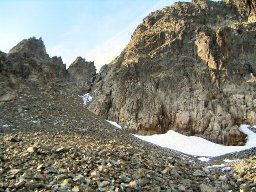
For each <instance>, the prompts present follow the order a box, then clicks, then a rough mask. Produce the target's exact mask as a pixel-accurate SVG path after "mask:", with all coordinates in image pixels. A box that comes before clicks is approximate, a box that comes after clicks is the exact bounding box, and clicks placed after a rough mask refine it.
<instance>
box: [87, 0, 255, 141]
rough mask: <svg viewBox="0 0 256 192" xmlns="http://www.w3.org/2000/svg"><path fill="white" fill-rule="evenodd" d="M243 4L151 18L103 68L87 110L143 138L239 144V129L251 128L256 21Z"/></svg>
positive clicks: (175, 10)
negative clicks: (169, 135)
mask: <svg viewBox="0 0 256 192" xmlns="http://www.w3.org/2000/svg"><path fill="white" fill-rule="evenodd" d="M246 2H247V1H235V0H234V1H230V2H212V1H203V0H198V1H195V0H194V1H193V2H192V3H174V4H173V5H172V6H170V7H166V8H164V9H162V10H160V11H156V12H153V13H151V14H150V15H149V16H148V17H146V18H145V19H144V20H143V22H142V24H140V25H139V26H138V27H137V29H136V30H135V32H134V34H133V36H132V39H131V41H130V43H129V44H128V45H127V47H126V48H125V49H124V51H123V52H122V53H121V54H120V56H119V57H117V58H116V59H115V60H114V61H113V62H112V64H110V65H106V66H104V67H103V68H102V69H101V71H100V73H99V75H98V77H97V78H96V81H95V84H94V87H93V90H92V94H93V98H94V100H93V102H92V103H91V104H90V106H89V109H90V110H91V111H93V112H94V113H96V114H99V115H101V116H103V117H104V118H106V119H112V120H115V121H118V122H120V123H121V124H122V125H123V127H124V128H125V129H128V130H130V131H132V132H137V133H140V134H153V133H164V132H166V131H167V130H169V129H174V130H176V131H178V132H181V133H183V134H188V135H200V136H203V137H205V138H207V139H210V140H212V141H215V142H218V143H222V144H226V145H237V144H242V143H243V142H244V139H245V136H244V135H243V134H242V133H241V132H240V131H239V125H240V124H241V123H249V124H255V123H256V113H255V111H256V93H255V87H256V85H255V74H254V73H255V69H256V63H255V59H256V58H255V50H256V48H255V44H256V39H255V37H256V23H255V22H252V17H253V16H254V13H255V11H254V9H252V6H251V5H250V6H251V8H248V6H249V5H248V4H246ZM242 5H243V6H242ZM253 5H254V4H253ZM244 6H245V8H246V10H245V8H244ZM247 8H248V9H247ZM247 10H250V11H247Z"/></svg>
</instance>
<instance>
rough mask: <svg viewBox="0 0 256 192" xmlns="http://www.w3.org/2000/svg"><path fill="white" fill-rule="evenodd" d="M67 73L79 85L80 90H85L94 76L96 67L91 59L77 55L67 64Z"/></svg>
mask: <svg viewBox="0 0 256 192" xmlns="http://www.w3.org/2000/svg"><path fill="white" fill-rule="evenodd" d="M68 73H69V75H70V76H71V78H72V79H73V80H74V81H75V82H76V84H77V86H78V87H80V89H81V92H87V91H88V90H89V89H90V87H91V86H92V83H93V80H94V77H95V76H96V68H95V66H94V62H93V61H86V60H85V59H84V58H82V57H77V58H76V60H75V61H74V62H73V63H72V64H71V65H70V66H69V68H68Z"/></svg>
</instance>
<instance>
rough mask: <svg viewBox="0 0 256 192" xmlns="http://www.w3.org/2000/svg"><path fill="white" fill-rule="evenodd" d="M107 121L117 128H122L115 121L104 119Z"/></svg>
mask: <svg viewBox="0 0 256 192" xmlns="http://www.w3.org/2000/svg"><path fill="white" fill-rule="evenodd" d="M106 121H107V122H108V123H110V124H111V125H114V127H116V128H118V129H122V126H121V125H119V124H117V122H114V121H109V120H106Z"/></svg>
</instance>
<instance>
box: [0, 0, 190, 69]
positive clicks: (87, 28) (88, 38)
mask: <svg viewBox="0 0 256 192" xmlns="http://www.w3.org/2000/svg"><path fill="white" fill-rule="evenodd" d="M174 1H175V0H0V9H1V11H0V18H1V19H0V27H1V29H0V50H1V51H3V52H8V51H9V50H10V49H11V48H12V47H13V46H15V45H16V44H17V43H18V42H20V41H21V40H22V39H26V38H29V37H33V36H35V37H37V38H39V37H42V39H43V41H44V43H45V45H46V49H47V52H48V53H49V55H50V56H61V57H62V59H63V62H64V63H66V64H67V65H69V64H71V62H72V61H74V60H75V58H76V57H77V56H82V57H84V58H85V59H86V60H88V61H95V64H96V67H97V68H98V69H99V68H100V66H102V65H103V64H106V63H109V62H110V61H112V60H113V59H114V58H115V57H116V56H118V55H119V53H120V52H121V51H122V50H123V48H124V47H125V45H127V43H128V42H129V40H130V38H131V35H132V33H133V31H134V30H135V28H136V26H137V25H138V24H140V23H141V21H142V19H143V18H144V17H146V16H147V15H148V14H149V13H150V12H151V11H154V10H156V9H161V8H163V7H165V6H168V5H171V4H172V3H173V2H174ZM187 1H189V0H187Z"/></svg>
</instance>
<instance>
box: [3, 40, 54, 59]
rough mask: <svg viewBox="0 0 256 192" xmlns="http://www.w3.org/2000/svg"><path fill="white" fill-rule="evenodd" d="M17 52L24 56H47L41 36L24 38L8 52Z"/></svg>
mask: <svg viewBox="0 0 256 192" xmlns="http://www.w3.org/2000/svg"><path fill="white" fill-rule="evenodd" d="M8 54H9V55H10V54H19V55H23V56H24V57H35V58H47V57H49V56H48V54H47V52H46V48H45V45H44V42H43V40H42V39H41V38H39V39H36V38H35V37H32V38H29V39H24V40H22V41H21V42H20V43H18V44H17V45H16V46H15V47H13V48H12V49H11V50H10V51H9V53H8Z"/></svg>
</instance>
